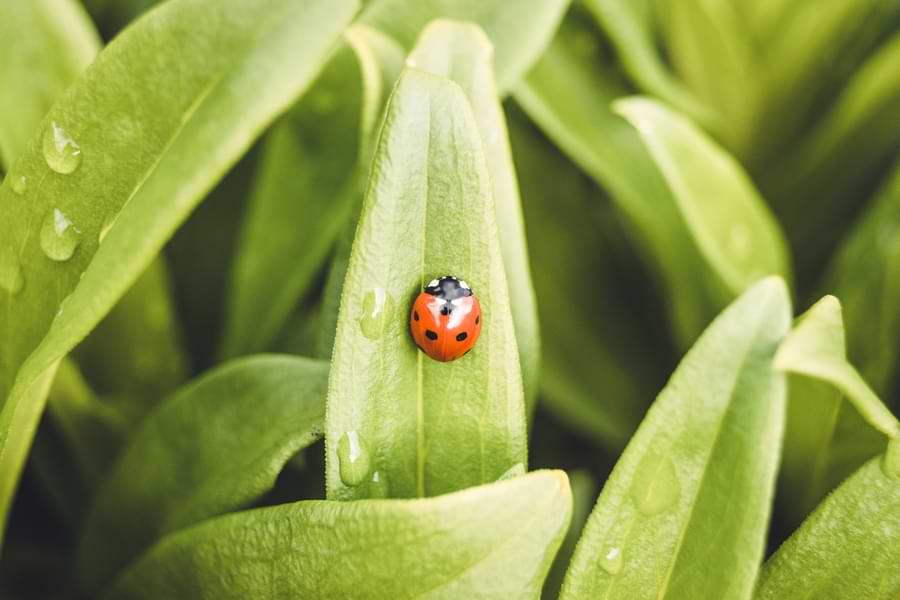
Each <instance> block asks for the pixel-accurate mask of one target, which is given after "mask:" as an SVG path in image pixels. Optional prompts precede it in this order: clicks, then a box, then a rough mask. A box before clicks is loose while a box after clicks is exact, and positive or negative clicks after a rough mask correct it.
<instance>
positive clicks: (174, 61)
mask: <svg viewBox="0 0 900 600" xmlns="http://www.w3.org/2000/svg"><path fill="white" fill-rule="evenodd" d="M354 9H355V4H354V2H353V1H352V0H346V1H342V2H340V3H334V2H323V1H315V0H308V1H305V2H295V1H293V0H291V1H289V0H266V1H263V2H260V1H258V0H229V1H227V2H222V1H213V0H173V1H171V2H168V3H166V4H165V5H164V6H163V7H160V8H159V9H158V10H155V11H152V12H150V13H148V15H147V16H146V17H145V18H144V19H141V20H140V21H139V22H138V23H136V24H135V25H134V26H133V27H132V28H130V29H129V30H128V31H127V32H126V33H123V34H122V35H121V36H120V37H119V38H117V40H116V42H114V43H113V44H110V45H109V46H108V47H107V49H106V50H104V51H103V52H102V53H101V54H100V56H99V57H98V59H97V60H96V61H95V62H94V63H93V65H92V66H91V67H90V68H89V69H88V71H87V72H86V73H85V75H84V76H83V77H82V78H81V79H79V81H78V83H77V84H76V85H74V86H73V87H72V88H70V89H69V91H68V92H66V94H65V95H64V96H63V97H62V98H61V99H60V100H59V101H58V102H57V103H56V104H55V105H54V107H53V109H52V110H51V111H50V114H49V115H48V116H47V118H46V119H45V121H44V123H43V126H42V128H41V131H40V132H39V134H38V135H37V136H36V137H35V138H34V139H33V140H32V142H31V143H30V145H29V146H28V149H27V151H26V152H25V154H23V155H22V156H21V157H20V159H19V160H18V161H17V166H16V168H15V169H14V172H13V179H15V177H17V176H25V177H26V178H27V179H28V181H29V182H33V183H29V185H28V189H27V190H25V191H24V193H23V194H17V192H15V191H14V190H13V189H12V186H11V185H10V184H9V183H4V185H3V186H2V188H0V205H2V206H4V207H5V209H4V214H3V218H2V220H0V239H2V242H0V244H2V245H0V281H2V282H3V284H4V285H3V286H0V287H3V289H4V291H3V293H2V294H0V324H2V328H0V330H2V331H3V332H4V334H3V340H2V343H3V347H4V353H3V356H2V359H0V360H2V363H0V391H2V394H3V395H4V396H7V398H6V401H5V403H4V405H3V409H2V413H0V486H2V487H0V515H5V514H6V511H7V508H8V503H9V499H10V496H11V492H12V489H13V487H14V484H15V481H16V479H17V477H18V474H19V471H20V469H21V458H22V457H23V456H24V454H25V452H26V449H27V447H28V445H29V444H30V442H31V438H32V435H33V432H34V427H35V425H36V421H37V418H38V417H39V415H40V413H41V411H42V408H43V399H44V396H43V395H42V394H40V393H39V390H40V388H41V387H42V386H40V385H38V382H40V381H42V380H44V379H46V374H45V372H46V371H47V369H49V368H50V367H51V366H52V365H54V364H55V363H56V362H57V361H58V360H59V359H60V358H61V357H62V356H63V355H64V354H65V353H66V352H68V351H69V350H70V349H71V348H72V346H73V345H75V344H76V343H77V342H78V341H80V340H81V339H82V338H84V337H85V335H86V334H87V333H88V332H90V330H91V329H92V328H93V327H94V326H95V325H96V324H97V322H98V321H99V320H100V319H101V318H102V317H103V316H104V315H105V314H106V313H107V312H108V311H109V310H110V308H111V307H112V306H113V304H114V303H115V302H116V301H117V300H118V298H119V297H121V295H122V294H123V293H124V292H125V291H126V290H127V289H128V287H129V286H130V285H131V284H132V283H133V282H134V281H135V280H136V279H137V277H138V276H139V275H140V274H141V273H142V272H143V270H144V269H145V268H146V267H147V265H148V264H149V263H150V261H151V260H152V258H153V257H154V256H155V255H156V253H157V252H158V251H159V249H160V247H161V246H162V244H163V243H164V242H165V240H166V239H167V238H168V237H169V236H170V235H171V234H172V231H174V229H175V228H177V226H178V225H179V224H180V223H181V222H182V221H183V220H184V219H185V218H186V217H187V215H188V213H189V212H190V210H191V209H192V208H193V207H194V206H195V205H196V204H197V202H199V200H200V199H201V198H202V197H203V196H204V194H205V193H206V192H207V191H209V189H210V188H211V187H212V185H213V184H214V183H215V181H216V180H217V179H218V178H219V177H220V176H221V175H222V173H223V172H224V171H225V170H227V168H228V167H229V166H231V165H232V164H233V163H234V161H235V160H236V159H237V158H238V157H239V156H240V155H241V154H242V153H243V152H244V151H245V150H246V149H247V147H248V146H249V144H250V143H251V142H252V140H253V139H254V138H255V137H256V135H258V133H259V132H260V131H261V130H262V129H263V128H264V127H266V126H267V125H268V124H269V123H270V122H271V120H272V119H273V118H274V116H275V115H276V114H278V113H279V112H281V111H283V110H284V109H285V108H286V107H287V106H289V105H290V103H291V102H293V101H294V100H295V99H296V97H297V96H298V95H299V94H300V93H301V92H302V91H303V89H304V87H305V86H306V85H307V84H308V83H309V81H310V80H311V79H313V78H314V76H315V74H316V72H317V71H318V69H319V68H320V66H321V64H322V63H323V61H324V58H325V56H326V55H327V53H328V51H329V50H330V48H331V47H332V46H333V44H334V42H335V40H336V38H337V36H338V35H339V33H340V31H341V29H342V28H343V27H344V26H345V25H346V23H347V22H348V21H349V19H350V18H351V17H352V15H353V11H354ZM213 42H214V43H213ZM148 57H153V60H148ZM163 57H168V59H163ZM173 65H177V68H173ZM123 73H124V74H123ZM151 84H152V85H151ZM135 90H141V93H140V94H137V93H135ZM75 144H77V148H76V147H75ZM45 154H46V157H45ZM50 165H53V167H54V169H51V168H50ZM65 171H72V172H71V173H68V174H64V172H65ZM101 232H106V235H105V237H104V239H103V243H102V244H100V242H99V237H100V235H101ZM51 257H54V258H55V259H52V258H51ZM64 258H65V259H66V260H63V259H64ZM10 282H12V283H10ZM12 292H15V293H12ZM63 300H65V303H64V304H63ZM26 357H28V360H27V362H26V361H25V359H26ZM23 363H25V364H24V365H23ZM14 379H15V385H14V386H13V380H14Z"/></svg>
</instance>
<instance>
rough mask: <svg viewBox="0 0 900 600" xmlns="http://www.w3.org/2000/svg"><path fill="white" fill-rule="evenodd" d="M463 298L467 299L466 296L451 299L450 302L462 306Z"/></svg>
mask: <svg viewBox="0 0 900 600" xmlns="http://www.w3.org/2000/svg"><path fill="white" fill-rule="evenodd" d="M463 300H465V298H457V299H456V300H451V301H450V304H452V305H453V306H460V305H462V303H463Z"/></svg>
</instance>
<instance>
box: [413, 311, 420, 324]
mask: <svg viewBox="0 0 900 600" xmlns="http://www.w3.org/2000/svg"><path fill="white" fill-rule="evenodd" d="M413 319H415V320H416V321H418V320H419V312H418V311H415V310H414V311H413Z"/></svg>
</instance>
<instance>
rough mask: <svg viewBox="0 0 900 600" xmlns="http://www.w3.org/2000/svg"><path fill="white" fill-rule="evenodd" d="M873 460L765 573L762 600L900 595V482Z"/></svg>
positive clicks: (822, 507)
mask: <svg viewBox="0 0 900 600" xmlns="http://www.w3.org/2000/svg"><path fill="white" fill-rule="evenodd" d="M881 461H882V459H872V460H870V461H869V462H868V463H866V465H865V466H863V467H862V468H861V469H859V470H858V471H857V472H856V473H855V474H854V475H853V476H852V477H851V478H850V479H848V480H847V481H846V482H844V483H843V484H842V485H841V486H840V487H839V488H838V489H837V490H836V491H835V492H834V493H832V494H831V495H830V496H828V498H826V499H825V501H824V502H823V503H822V504H821V505H820V506H819V508H817V509H816V511H815V512H814V513H813V514H812V516H810V517H809V518H808V519H807V520H806V521H805V522H804V523H803V525H802V526H801V527H800V529H799V530H798V531H796V532H795V533H794V534H793V535H792V536H791V537H790V539H788V541H787V542H785V543H784V544H783V545H782V546H781V548H779V549H778V552H776V553H775V555H774V556H772V558H770V559H769V560H768V561H767V562H766V564H765V567H764V569H763V571H762V575H761V577H760V581H759V586H758V589H757V591H756V595H755V596H754V597H755V598H756V599H757V600H793V599H794V598H811V599H812V598H816V599H819V598H821V599H822V600H824V599H826V598H827V599H828V600H855V599H857V598H866V600H882V599H883V600H889V599H891V598H897V597H898V595H900V569H897V564H898V562H900V479H894V478H890V477H888V476H887V475H886V474H885V472H884V470H883V468H882V465H881V464H879V463H880V462H881Z"/></svg>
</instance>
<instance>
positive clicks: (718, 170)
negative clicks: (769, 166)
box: [615, 98, 789, 295]
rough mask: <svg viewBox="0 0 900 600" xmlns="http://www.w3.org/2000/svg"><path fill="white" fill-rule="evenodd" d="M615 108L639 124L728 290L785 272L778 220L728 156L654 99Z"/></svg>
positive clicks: (702, 248)
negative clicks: (765, 276) (766, 276)
mask: <svg viewBox="0 0 900 600" xmlns="http://www.w3.org/2000/svg"><path fill="white" fill-rule="evenodd" d="M615 110H616V111H617V112H618V113H620V114H621V115H622V116H624V117H625V118H626V119H628V121H629V122H630V123H631V124H632V125H634V127H635V128H636V129H637V130H638V133H639V134H640V136H641V138H642V139H643V141H644V143H645V144H646V145H647V149H648V150H649V151H650V154H651V155H652V156H653V159H654V160H655V161H656V164H657V165H658V166H659V170H660V172H661V173H662V175H663V177H664V178H665V180H666V182H667V183H668V185H669V189H670V190H671V191H672V196H673V197H674V198H675V201H676V202H677V204H678V208H679V209H680V212H681V214H682V216H683V217H684V220H685V222H686V223H687V226H688V228H689V229H690V231H691V233H692V234H693V237H694V239H695V240H696V241H697V245H698V246H699V248H700V251H701V252H702V254H703V256H704V257H705V258H706V260H707V262H708V263H709V265H710V267H711V268H712V270H713V271H714V272H715V273H716V274H717V275H718V276H719V277H720V278H721V279H722V281H723V282H724V283H725V285H726V286H727V287H728V289H729V290H731V292H732V293H733V294H735V295H737V294H740V293H741V292H742V291H743V290H744V289H745V288H746V287H747V286H748V285H750V284H751V283H753V282H754V281H756V280H757V279H759V278H760V277H762V276H764V275H781V276H783V277H785V278H788V277H789V267H788V254H787V248H786V245H785V242H784V238H783V236H782V234H781V230H780V228H779V226H778V223H777V222H776V221H775V218H774V217H773V216H772V214H771V212H770V211H769V209H768V206H767V205H766V203H765V201H764V200H763V199H762V198H761V197H760V195H759V193H758V192H757V191H756V188H755V187H754V186H753V182H752V181H751V180H750V177H749V176H748V175H747V174H746V172H744V170H743V169H742V168H741V166H740V164H739V163H738V162H737V161H736V160H734V158H733V157H732V156H730V155H729V154H727V153H726V152H725V151H724V150H722V149H721V148H720V147H718V146H717V145H716V144H715V142H713V141H712V140H711V139H710V138H709V137H708V136H706V135H705V134H704V133H703V132H702V131H701V130H700V129H698V128H697V127H696V126H695V125H693V124H692V123H691V122H690V121H689V120H687V119H686V118H685V117H683V116H681V115H679V114H677V113H675V112H672V111H671V110H669V109H667V108H666V107H665V106H664V105H662V104H659V103H658V102H655V101H653V100H650V99H647V98H627V99H624V100H619V101H617V102H616V103H615Z"/></svg>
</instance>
